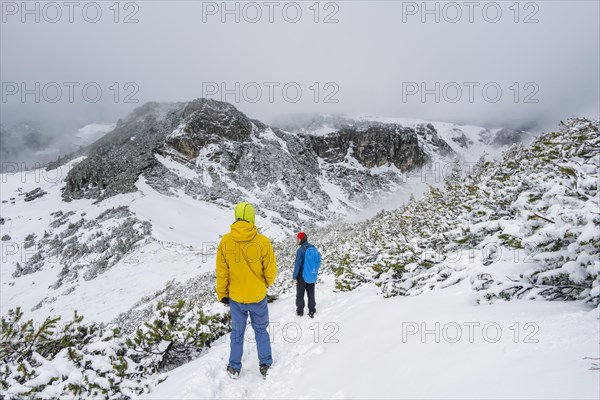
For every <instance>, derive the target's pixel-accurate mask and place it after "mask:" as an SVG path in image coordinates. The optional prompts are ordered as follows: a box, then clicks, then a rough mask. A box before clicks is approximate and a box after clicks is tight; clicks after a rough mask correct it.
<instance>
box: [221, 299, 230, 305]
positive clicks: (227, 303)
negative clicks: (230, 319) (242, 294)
mask: <svg viewBox="0 0 600 400" xmlns="http://www.w3.org/2000/svg"><path fill="white" fill-rule="evenodd" d="M221 303H223V304H225V305H226V306H228V305H229V297H223V298H222V299H221Z"/></svg>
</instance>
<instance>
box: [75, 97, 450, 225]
mask: <svg viewBox="0 0 600 400" xmlns="http://www.w3.org/2000/svg"><path fill="white" fill-rule="evenodd" d="M437 155H439V156H451V155H452V150H451V148H450V147H449V146H448V144H447V143H446V142H444V141H443V140H442V139H441V138H440V137H439V136H438V135H437V132H436V130H435V128H434V127H433V126H432V125H419V126H417V127H415V128H411V127H402V126H400V125H398V124H390V123H376V122H360V123H354V124H351V125H347V126H344V127H343V128H341V129H339V130H337V131H336V132H333V133H330V134H328V135H325V136H313V135H302V134H295V133H290V132H286V131H283V130H280V129H277V128H271V127H269V126H267V125H265V124H263V123H262V122H260V121H256V120H252V119H250V118H248V117H247V116H246V115H244V114H243V113H241V112H240V111H238V110H237V109H236V108H235V107H234V106H233V105H231V104H228V103H224V102H219V101H216V100H210V99H197V100H194V101H191V102H188V103H171V104H158V103H148V104H146V105H144V106H142V107H140V108H138V109H136V110H135V111H134V112H133V113H132V114H131V115H129V116H128V117H127V118H125V119H124V120H121V121H119V122H118V124H117V127H116V128H115V130H114V131H112V132H111V133H109V134H108V135H106V136H105V137H103V138H102V139H100V140H99V141H97V142H96V143H94V144H93V145H91V146H90V147H89V148H88V150H87V158H86V159H85V160H83V161H82V162H81V163H79V164H78V165H77V166H75V167H74V168H73V169H72V170H71V171H70V172H69V175H68V176H67V179H66V182H67V184H66V187H65V190H64V192H63V197H64V199H65V200H67V201H68V200H70V199H75V198H82V197H86V198H95V199H98V200H102V199H105V198H107V197H110V196H113V195H115V194H118V193H127V192H131V191H135V190H136V186H135V183H136V181H137V180H138V179H139V178H140V176H143V178H144V179H146V181H147V182H148V183H149V184H150V185H151V186H152V187H154V188H155V189H156V190H158V191H160V192H162V193H164V194H174V193H175V192H178V191H182V192H184V193H186V194H187V195H190V196H192V197H194V198H196V199H198V200H204V201H209V202H213V203H217V204H221V205H223V206H229V205H231V204H233V203H235V202H238V201H241V200H249V201H253V202H254V203H256V204H257V205H258V210H259V213H262V215H263V216H267V214H269V215H268V216H269V218H271V219H272V220H273V221H274V222H276V223H279V224H282V225H284V226H287V227H289V228H294V227H296V226H299V225H300V224H307V223H308V224H310V223H319V222H325V221H327V220H328V219H330V218H331V217H334V216H336V215H339V214H344V213H345V212H348V210H349V209H352V208H353V207H357V206H360V205H361V204H363V203H364V202H365V201H368V200H369V199H372V198H373V197H375V196H377V195H378V194H381V193H384V192H387V191H389V190H392V189H393V188H397V187H398V186H399V185H400V184H401V183H402V179H403V177H402V172H406V171H410V170H412V169H414V168H418V167H421V166H423V165H425V164H426V163H427V162H429V161H430V160H431V159H432V157H434V156H437ZM332 188H333V189H332Z"/></svg>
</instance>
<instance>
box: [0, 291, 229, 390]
mask: <svg viewBox="0 0 600 400" xmlns="http://www.w3.org/2000/svg"><path fill="white" fill-rule="evenodd" d="M22 318H23V313H22V312H21V310H20V309H19V308H17V309H16V310H9V312H8V315H7V316H6V317H3V318H2V319H1V325H0V328H1V329H2V331H1V332H0V396H1V397H2V398H6V399H23V398H36V399H37V398H42V399H45V398H47V399H54V398H73V399H84V398H85V399H87V398H108V399H130V398H133V397H135V396H137V395H139V394H141V393H144V392H149V391H151V390H152V388H153V387H154V386H156V385H157V384H158V383H160V381H162V380H164V379H166V376H165V375H164V374H162V375H161V374H159V373H160V372H162V371H165V370H167V369H168V368H171V367H174V366H177V365H180V364H181V363H183V362H186V361H189V360H190V359H191V358H192V357H194V356H196V355H197V354H199V353H200V352H201V351H203V350H205V349H206V348H208V347H210V343H211V342H212V341H214V340H216V339H217V338H218V337H220V336H222V335H223V334H225V333H226V332H228V331H229V327H230V323H229V315H221V314H214V315H208V314H206V313H204V312H203V311H202V309H201V308H199V307H193V306H191V305H187V306H186V305H185V303H184V302H178V303H177V304H175V305H171V306H166V305H164V304H160V305H158V306H157V309H156V310H155V315H154V316H153V318H152V319H151V320H150V321H149V322H148V323H147V324H144V325H143V326H142V327H140V329H139V330H138V331H136V332H135V333H134V334H133V335H123V334H122V333H121V330H120V329H119V327H117V326H115V325H111V326H102V325H99V324H96V323H90V324H84V323H83V322H82V321H83V317H82V316H79V315H77V313H75V316H74V318H73V319H72V320H71V321H69V322H67V323H65V324H64V325H60V324H59V321H60V317H48V318H47V319H46V320H45V321H44V322H43V323H41V324H39V325H36V324H34V323H33V321H32V320H28V321H22ZM157 321H161V322H160V323H157ZM140 339H141V340H140Z"/></svg>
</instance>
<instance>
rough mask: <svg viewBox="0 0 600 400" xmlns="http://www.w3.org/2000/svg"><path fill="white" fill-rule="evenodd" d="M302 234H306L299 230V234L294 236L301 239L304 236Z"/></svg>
mask: <svg viewBox="0 0 600 400" xmlns="http://www.w3.org/2000/svg"><path fill="white" fill-rule="evenodd" d="M304 236H306V233H304V232H300V233H299V234H297V235H296V237H297V238H298V239H300V240H302V239H303V238H304Z"/></svg>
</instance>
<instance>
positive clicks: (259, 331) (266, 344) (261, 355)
mask: <svg viewBox="0 0 600 400" xmlns="http://www.w3.org/2000/svg"><path fill="white" fill-rule="evenodd" d="M229 308H230V309H231V326H232V331H231V352H230V353H229V365H230V366H231V367H232V368H234V369H236V370H237V371H240V370H241V369H242V353H243V352H244V333H245V332H246V321H247V320H248V314H250V323H251V324H252V328H253V329H254V336H255V337H256V349H257V350H258V362H259V364H260V365H262V364H266V365H271V364H273V358H272V357H271V339H270V337H269V332H268V331H267V327H268V326H269V309H268V308H267V297H266V296H265V298H264V299H262V301H259V302H258V303H248V304H245V303H237V302H235V301H233V300H231V299H230V300H229Z"/></svg>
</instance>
